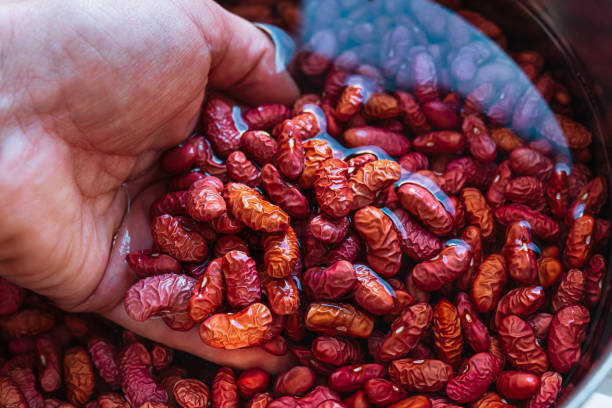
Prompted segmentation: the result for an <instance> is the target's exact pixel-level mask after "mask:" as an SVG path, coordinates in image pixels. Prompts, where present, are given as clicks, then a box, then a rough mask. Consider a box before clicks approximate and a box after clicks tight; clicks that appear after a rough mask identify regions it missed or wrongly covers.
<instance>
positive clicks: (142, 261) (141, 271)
mask: <svg viewBox="0 0 612 408" xmlns="http://www.w3.org/2000/svg"><path fill="white" fill-rule="evenodd" d="M125 260H126V261H127V264H128V265H129V267H130V268H131V269H132V271H134V273H135V274H136V275H137V276H138V277H140V278H146V277H147V276H153V275H163V274H166V273H180V272H181V270H182V267H181V264H180V262H178V261H177V260H176V259H174V258H173V257H171V256H170V255H166V254H162V253H159V252H156V251H154V250H152V249H144V250H141V251H136V252H132V253H130V254H128V255H127V256H126V257H125Z"/></svg>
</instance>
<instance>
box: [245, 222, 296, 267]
mask: <svg viewBox="0 0 612 408" xmlns="http://www.w3.org/2000/svg"><path fill="white" fill-rule="evenodd" d="M263 243H264V251H265V252H264V264H265V266H266V273H267V274H268V275H269V276H270V277H272V278H284V277H286V276H289V274H290V273H291V271H293V270H294V269H295V266H296V264H297V262H298V258H299V257H300V247H299V244H298V239H297V235H296V234H295V231H294V230H293V228H291V227H288V228H287V229H286V230H285V231H284V232H277V233H273V234H266V235H265V237H264V241H263ZM253 270H255V262H253Z"/></svg>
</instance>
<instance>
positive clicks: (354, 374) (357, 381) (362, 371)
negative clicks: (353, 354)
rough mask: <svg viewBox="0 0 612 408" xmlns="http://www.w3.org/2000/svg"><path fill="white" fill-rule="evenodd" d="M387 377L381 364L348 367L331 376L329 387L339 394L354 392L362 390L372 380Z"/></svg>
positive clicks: (341, 368)
mask: <svg viewBox="0 0 612 408" xmlns="http://www.w3.org/2000/svg"><path fill="white" fill-rule="evenodd" d="M384 376H385V368H384V367H383V366H382V365H380V364H357V365H348V366H344V367H340V368H338V369H336V370H335V371H334V372H333V373H331V375H330V376H329V387H330V388H331V389H332V390H334V391H338V392H354V391H357V390H359V389H361V388H362V387H363V386H364V385H365V383H366V382H367V381H368V380H370V379H372V378H382V377H384Z"/></svg>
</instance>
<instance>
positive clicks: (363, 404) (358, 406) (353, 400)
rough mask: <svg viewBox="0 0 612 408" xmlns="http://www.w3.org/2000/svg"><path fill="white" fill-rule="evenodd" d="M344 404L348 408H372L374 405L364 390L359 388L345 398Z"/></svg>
mask: <svg viewBox="0 0 612 408" xmlns="http://www.w3.org/2000/svg"><path fill="white" fill-rule="evenodd" d="M344 405H346V406H347V408H370V407H371V406H372V405H371V404H370V401H368V396H367V395H366V393H365V391H364V390H359V391H357V392H355V393H353V394H352V395H350V396H349V397H347V398H345V399H344Z"/></svg>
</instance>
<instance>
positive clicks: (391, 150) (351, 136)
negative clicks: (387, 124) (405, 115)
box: [344, 126, 410, 156]
mask: <svg viewBox="0 0 612 408" xmlns="http://www.w3.org/2000/svg"><path fill="white" fill-rule="evenodd" d="M344 143H345V144H346V146H347V147H362V146H377V147H380V148H381V149H383V150H384V151H385V152H387V154H388V155H390V156H402V155H404V154H406V153H408V152H409V151H410V141H409V140H408V139H407V138H406V137H405V136H404V135H402V134H401V133H395V132H391V131H388V130H384V129H380V128H377V127H373V126H361V127H352V128H350V129H347V130H346V131H345V132H344Z"/></svg>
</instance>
